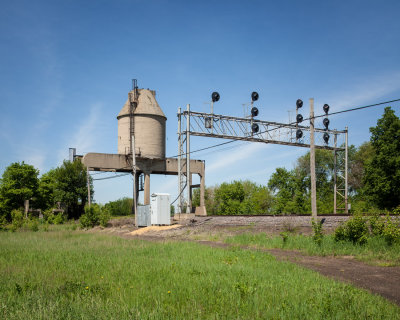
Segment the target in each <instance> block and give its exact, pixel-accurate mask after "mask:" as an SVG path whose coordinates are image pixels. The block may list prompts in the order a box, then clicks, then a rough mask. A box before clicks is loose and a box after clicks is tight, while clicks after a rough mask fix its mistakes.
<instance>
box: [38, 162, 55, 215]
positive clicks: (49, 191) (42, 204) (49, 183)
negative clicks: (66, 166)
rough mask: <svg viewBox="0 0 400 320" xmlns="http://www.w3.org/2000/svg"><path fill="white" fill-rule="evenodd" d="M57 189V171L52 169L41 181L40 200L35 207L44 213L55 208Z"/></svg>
mask: <svg viewBox="0 0 400 320" xmlns="http://www.w3.org/2000/svg"><path fill="white" fill-rule="evenodd" d="M56 188H57V181H56V170H55V169H52V170H50V171H48V172H46V173H45V174H43V175H42V176H41V177H40V179H39V188H38V199H37V202H36V204H35V205H36V206H37V207H38V208H40V209H42V210H43V211H45V210H47V209H50V208H53V207H54V204H55V199H54V197H55V190H56Z"/></svg>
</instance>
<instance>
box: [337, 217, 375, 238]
mask: <svg viewBox="0 0 400 320" xmlns="http://www.w3.org/2000/svg"><path fill="white" fill-rule="evenodd" d="M368 236H369V230H368V225H367V220H366V219H365V218H364V217H363V216H361V215H355V216H353V217H352V218H351V219H349V220H348V221H347V222H346V223H345V224H344V225H341V226H339V227H338V228H337V229H336V230H335V240H336V241H343V240H344V241H351V242H353V243H354V244H364V243H366V242H367V240H368Z"/></svg>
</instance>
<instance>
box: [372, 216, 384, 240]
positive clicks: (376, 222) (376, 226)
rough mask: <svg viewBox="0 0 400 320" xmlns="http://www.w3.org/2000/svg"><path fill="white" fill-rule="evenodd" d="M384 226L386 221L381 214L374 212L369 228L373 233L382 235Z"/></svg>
mask: <svg viewBox="0 0 400 320" xmlns="http://www.w3.org/2000/svg"><path fill="white" fill-rule="evenodd" d="M384 227H385V221H384V220H383V219H382V218H381V216H380V215H379V214H373V215H372V216H370V217H369V228H370V231H371V235H373V236H381V235H382V233H383V228H384Z"/></svg>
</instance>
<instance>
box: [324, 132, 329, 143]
mask: <svg viewBox="0 0 400 320" xmlns="http://www.w3.org/2000/svg"><path fill="white" fill-rule="evenodd" d="M324 141H325V143H326V144H328V142H329V134H328V133H327V132H325V133H324Z"/></svg>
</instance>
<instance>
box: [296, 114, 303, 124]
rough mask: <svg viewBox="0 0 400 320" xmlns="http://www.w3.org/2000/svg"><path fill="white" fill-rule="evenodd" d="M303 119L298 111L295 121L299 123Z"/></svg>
mask: <svg viewBox="0 0 400 320" xmlns="http://www.w3.org/2000/svg"><path fill="white" fill-rule="evenodd" d="M302 121H303V116H302V115H301V114H300V113H299V114H298V115H297V116H296V122H297V123H301V122H302Z"/></svg>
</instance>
